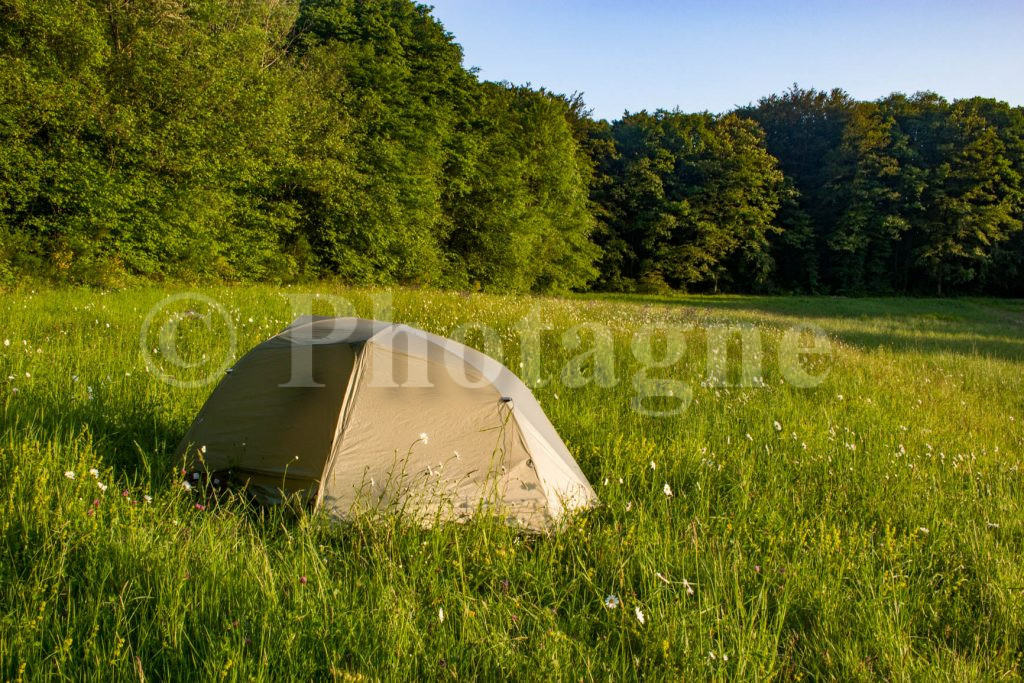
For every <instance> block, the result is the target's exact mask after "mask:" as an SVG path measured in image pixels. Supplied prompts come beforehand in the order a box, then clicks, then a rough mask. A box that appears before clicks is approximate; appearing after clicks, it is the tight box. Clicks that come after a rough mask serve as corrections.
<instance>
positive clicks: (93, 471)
mask: <svg viewBox="0 0 1024 683" xmlns="http://www.w3.org/2000/svg"><path fill="white" fill-rule="evenodd" d="M89 474H90V475H92V478H93V479H96V478H98V477H99V476H100V471H99V470H98V469H96V468H95V467H93V468H92V469H90V470H89Z"/></svg>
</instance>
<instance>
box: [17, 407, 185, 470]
mask: <svg viewBox="0 0 1024 683" xmlns="http://www.w3.org/2000/svg"><path fill="white" fill-rule="evenodd" d="M103 398H104V397H103V396H102V395H97V397H96V400H94V401H78V400H72V401H70V402H68V403H65V404H64V405H61V406H59V407H57V406H54V404H53V399H52V396H49V395H45V394H43V393H41V392H34V391H33V390H32V389H31V388H24V389H22V390H21V391H20V392H19V393H18V394H17V396H16V397H14V398H12V399H11V400H10V401H9V402H8V403H7V405H6V406H5V407H0V420H2V422H3V424H4V428H3V429H2V430H0V433H2V432H6V433H12V434H14V436H15V438H20V439H22V440H25V441H33V440H35V441H40V442H43V443H44V444H45V443H50V444H53V446H54V447H55V448H59V447H60V446H61V444H62V443H70V442H73V441H75V440H79V439H87V440H89V441H90V442H91V444H92V450H93V452H95V453H96V454H97V455H98V456H99V457H100V458H101V459H102V462H103V463H104V464H106V465H109V466H111V467H113V468H114V470H115V472H116V473H117V474H118V475H123V476H126V477H127V478H129V479H141V480H149V481H150V482H151V483H153V484H156V483H158V482H163V481H164V480H166V478H167V477H169V476H170V474H171V472H172V470H173V469H174V467H175V463H174V462H173V454H174V451H175V449H176V448H177V446H178V443H179V441H180V440H181V438H182V436H183V435H184V433H185V430H186V428H187V425H182V424H179V423H177V422H174V421H171V420H168V419H167V417H166V415H165V413H166V411H164V410H161V409H160V407H159V406H158V405H157V404H155V403H151V402H147V401H146V399H145V398H144V397H138V399H137V400H135V401H133V402H131V403H128V404H124V403H121V402H110V401H104V400H103Z"/></svg>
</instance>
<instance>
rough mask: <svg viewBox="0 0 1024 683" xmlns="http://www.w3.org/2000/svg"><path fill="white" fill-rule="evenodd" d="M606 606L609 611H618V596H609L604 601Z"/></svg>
mask: <svg viewBox="0 0 1024 683" xmlns="http://www.w3.org/2000/svg"><path fill="white" fill-rule="evenodd" d="M604 606H605V607H607V608H608V609H616V608H618V606H619V598H618V596H617V595H608V596H607V597H606V598H605V599H604Z"/></svg>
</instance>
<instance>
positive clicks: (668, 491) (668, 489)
mask: <svg viewBox="0 0 1024 683" xmlns="http://www.w3.org/2000/svg"><path fill="white" fill-rule="evenodd" d="M661 490H662V491H664V492H665V495H666V496H668V497H670V498H671V497H672V487H671V486H669V485H668V482H667V481H666V482H665V486H663V487H662V489H661Z"/></svg>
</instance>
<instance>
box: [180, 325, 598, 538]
mask: <svg viewBox="0 0 1024 683" xmlns="http://www.w3.org/2000/svg"><path fill="white" fill-rule="evenodd" d="M181 457H184V458H186V459H187V461H188V463H189V467H190V468H193V469H195V470H197V471H200V470H201V471H205V472H206V473H207V476H219V477H220V478H225V477H229V478H231V479H232V480H234V481H240V482H245V483H246V484H247V485H248V489H249V490H250V491H251V492H253V493H254V494H255V495H256V496H257V498H259V499H261V500H262V501H264V502H274V501H279V500H280V497H281V495H282V494H285V495H292V494H296V493H297V494H299V495H303V496H308V497H310V498H311V499H313V500H314V501H315V504H316V505H317V506H322V507H323V508H325V509H326V510H327V511H329V512H330V513H331V514H333V515H336V516H339V517H346V516H348V515H350V514H351V513H353V512H355V511H357V510H366V509H373V508H377V509H380V508H383V507H387V508H389V509H400V510H403V511H404V512H406V513H408V514H410V515H412V516H413V517H414V518H416V519H417V520H418V521H420V522H421V523H424V524H430V523H432V522H433V521H435V520H438V519H464V518H466V517H469V516H471V515H473V514H474V513H475V512H477V511H478V510H480V509H488V510H491V511H493V512H495V513H497V514H499V515H501V516H503V517H505V518H506V519H507V520H508V521H509V522H512V523H515V524H518V525H521V526H523V527H526V528H530V529H543V528H547V527H549V526H550V525H551V524H552V523H553V522H555V521H557V520H558V519H560V518H561V517H562V516H563V515H564V514H565V513H566V512H569V511H572V510H575V509H578V508H581V507H586V506H588V505H590V504H592V503H593V502H594V501H595V495H594V491H593V489H592V488H591V487H590V484H589V483H588V482H587V478H586V477H585V476H584V474H583V472H581V471H580V468H579V466H578V465H577V464H576V461H575V460H573V457H572V455H571V454H570V453H569V450H568V449H567V448H566V447H565V444H564V443H562V440H561V438H559V436H558V433H557V432H556V431H555V429H554V427H553V426H552V425H551V422H550V421H548V419H547V417H546V416H545V415H544V412H543V411H542V410H541V407H540V405H539V404H538V403H537V401H536V399H535V398H534V397H533V395H532V394H531V393H530V390H529V389H527V388H526V386H525V385H524V384H523V383H522V382H521V381H520V380H519V378H517V377H516V376H515V375H514V374H512V372H510V371H509V370H508V368H506V367H505V366H503V365H502V364H501V363H499V362H498V361H496V360H494V359H493V358H490V357H489V356H486V355H484V354H482V353H480V352H479V351H476V350H474V349H471V348H469V347H467V346H464V345H462V344H459V343H457V342H454V341H452V340H450V339H445V338H443V337H438V336H436V335H433V334H429V333H427V332H424V331H422V330H418V329H414V328H411V327H408V326H405V325H397V324H391V323H382V322H377V321H373V320H363V319H360V318H322V317H314V316H304V317H302V318H299V319H298V320H296V321H295V322H294V323H292V325H291V326H290V327H288V328H287V329H286V330H284V331H283V332H281V333H280V334H278V335H277V336H275V337H273V338H271V339H269V340H267V341H265V342H263V343H262V344H260V345H259V346H257V347H256V348H254V349H253V350H252V351H250V352H249V353H248V354H246V355H245V356H244V357H243V358H242V359H241V360H240V361H238V363H237V364H236V365H235V366H234V367H233V368H232V369H231V370H229V371H228V374H227V376H226V377H225V378H224V380H223V381H221V383H220V384H219V385H218V386H217V388H216V389H215V390H214V392H213V394H212V395H211V396H210V398H209V399H208V400H207V402H206V404H205V405H204V406H203V408H202V410H201V411H200V413H199V415H198V416H197V417H196V420H195V422H194V423H193V424H192V427H191V428H190V429H189V431H188V433H187V434H186V435H185V438H184V439H183V441H182V444H181V447H180V448H179V458H181Z"/></svg>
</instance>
